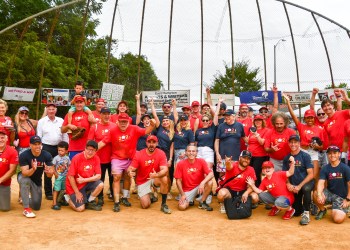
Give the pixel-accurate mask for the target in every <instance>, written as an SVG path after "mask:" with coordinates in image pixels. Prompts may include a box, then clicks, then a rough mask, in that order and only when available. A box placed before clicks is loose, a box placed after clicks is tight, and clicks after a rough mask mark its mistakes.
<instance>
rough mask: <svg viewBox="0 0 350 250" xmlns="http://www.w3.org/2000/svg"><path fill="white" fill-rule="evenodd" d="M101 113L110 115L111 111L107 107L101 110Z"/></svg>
mask: <svg viewBox="0 0 350 250" xmlns="http://www.w3.org/2000/svg"><path fill="white" fill-rule="evenodd" d="M101 113H111V110H110V109H109V108H108V107H103V108H101Z"/></svg>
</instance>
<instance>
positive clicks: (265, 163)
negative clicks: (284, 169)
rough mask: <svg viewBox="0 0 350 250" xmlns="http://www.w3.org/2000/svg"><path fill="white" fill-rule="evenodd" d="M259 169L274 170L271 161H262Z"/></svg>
mask: <svg viewBox="0 0 350 250" xmlns="http://www.w3.org/2000/svg"><path fill="white" fill-rule="evenodd" d="M261 168H274V165H273V163H272V162H271V161H264V162H263V164H262V166H261Z"/></svg>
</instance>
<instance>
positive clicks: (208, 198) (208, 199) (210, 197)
mask: <svg viewBox="0 0 350 250" xmlns="http://www.w3.org/2000/svg"><path fill="white" fill-rule="evenodd" d="M212 200H213V196H212V195H211V194H209V195H208V197H207V199H206V200H205V202H206V203H207V204H208V205H209V204H210V203H211V202H212Z"/></svg>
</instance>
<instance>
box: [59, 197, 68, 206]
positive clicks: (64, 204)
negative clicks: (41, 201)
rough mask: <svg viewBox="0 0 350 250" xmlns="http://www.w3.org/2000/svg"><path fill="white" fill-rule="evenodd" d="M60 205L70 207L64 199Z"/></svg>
mask: <svg viewBox="0 0 350 250" xmlns="http://www.w3.org/2000/svg"><path fill="white" fill-rule="evenodd" d="M58 205H60V206H62V207H67V206H69V204H68V202H66V200H65V199H62V200H61V201H60V202H58Z"/></svg>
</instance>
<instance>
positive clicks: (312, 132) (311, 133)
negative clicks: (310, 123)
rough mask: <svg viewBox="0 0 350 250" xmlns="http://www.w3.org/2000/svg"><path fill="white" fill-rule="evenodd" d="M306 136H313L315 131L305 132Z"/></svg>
mask: <svg viewBox="0 0 350 250" xmlns="http://www.w3.org/2000/svg"><path fill="white" fill-rule="evenodd" d="M305 134H309V135H313V134H314V131H312V130H305Z"/></svg>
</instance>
